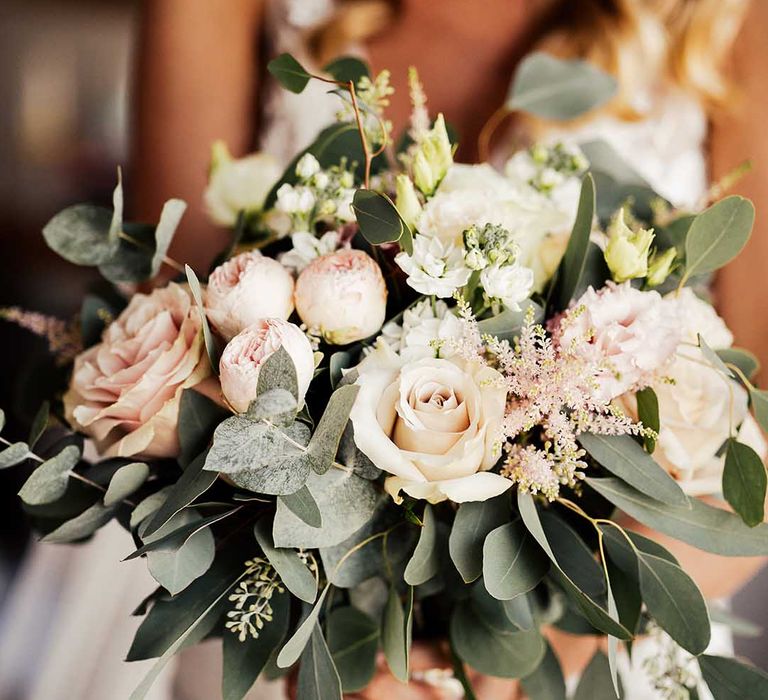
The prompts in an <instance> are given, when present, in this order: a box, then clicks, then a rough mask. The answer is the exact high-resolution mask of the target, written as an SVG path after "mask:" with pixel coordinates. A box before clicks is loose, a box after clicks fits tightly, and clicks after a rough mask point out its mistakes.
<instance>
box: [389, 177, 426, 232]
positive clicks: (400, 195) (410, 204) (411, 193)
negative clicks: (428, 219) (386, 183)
mask: <svg viewBox="0 0 768 700" xmlns="http://www.w3.org/2000/svg"><path fill="white" fill-rule="evenodd" d="M395 206H396V207H397V211H398V212H399V213H400V216H402V217H403V221H405V223H406V224H408V226H410V227H411V228H414V227H415V226H416V222H417V221H418V220H419V217H420V216H421V203H420V202H419V198H418V197H417V196H416V190H415V189H414V187H413V182H411V178H409V177H408V176H407V175H398V176H397V180H396V194H395Z"/></svg>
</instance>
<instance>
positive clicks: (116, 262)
mask: <svg viewBox="0 0 768 700" xmlns="http://www.w3.org/2000/svg"><path fill="white" fill-rule="evenodd" d="M122 233H123V235H122V236H120V238H119V239H118V242H117V247H116V249H115V252H114V254H113V255H112V257H111V258H110V259H109V260H107V261H106V262H103V263H101V265H99V272H100V273H101V275H102V276H103V277H104V278H105V279H107V280H109V281H110V282H112V283H113V284H117V283H119V282H133V283H134V284H138V283H139V282H144V281H146V280H148V279H149V278H150V277H151V276H152V253H153V252H154V249H155V227H154V226H152V225H151V224H140V223H138V224H132V223H129V222H125V224H124V225H123V231H122Z"/></svg>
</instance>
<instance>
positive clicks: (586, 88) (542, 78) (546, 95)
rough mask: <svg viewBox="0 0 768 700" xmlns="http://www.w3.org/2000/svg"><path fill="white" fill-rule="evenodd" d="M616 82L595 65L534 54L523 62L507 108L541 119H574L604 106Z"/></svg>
mask: <svg viewBox="0 0 768 700" xmlns="http://www.w3.org/2000/svg"><path fill="white" fill-rule="evenodd" d="M616 90H617V82H616V79H615V78H614V77H613V76H611V75H609V74H608V73H605V72H603V71H602V70H600V69H599V68H597V67H595V66H594V65H592V64H590V63H588V62H586V61H583V60H580V59H571V60H564V59H560V58H555V57H554V56H550V55H549V54H546V53H542V52H536V53H532V54H530V55H529V56H528V57H527V58H526V59H525V60H523V61H522V63H521V64H520V66H519V68H518V69H517V73H516V74H515V79H514V82H513V83H512V87H511V88H510V92H509V95H508V96H507V108H508V109H510V110H520V111H522V112H528V113H529V114H533V115H535V116H537V117H541V118H543V119H555V120H567V119H574V118H575V117H578V116H580V115H582V114H585V113H586V112H589V111H590V110H593V109H596V108H597V107H600V106H601V105H604V104H605V103H606V102H607V101H608V100H610V99H611V98H612V97H613V96H614V95H615V94H616Z"/></svg>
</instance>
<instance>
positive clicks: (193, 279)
mask: <svg viewBox="0 0 768 700" xmlns="http://www.w3.org/2000/svg"><path fill="white" fill-rule="evenodd" d="M184 270H185V272H186V274H187V282H188V283H189V289H190V291H191V292H192V297H193V298H194V300H195V304H197V310H198V313H199V314H200V323H201V325H202V328H203V338H204V339H205V350H206V352H207V353H208V360H209V362H210V363H211V369H212V370H213V373H214V374H216V375H218V373H219V357H220V353H219V348H218V346H217V345H216V341H215V340H214V338H213V333H211V327H210V326H209V325H208V317H207V316H206V315H205V305H204V304H203V292H202V290H201V289H200V281H199V280H198V279H197V275H196V274H195V271H194V270H193V269H192V268H191V267H190V266H189V265H185V266H184Z"/></svg>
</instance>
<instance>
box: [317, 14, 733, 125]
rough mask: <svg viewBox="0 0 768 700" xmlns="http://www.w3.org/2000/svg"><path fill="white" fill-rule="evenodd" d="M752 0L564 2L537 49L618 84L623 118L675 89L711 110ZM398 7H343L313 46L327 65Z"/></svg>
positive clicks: (721, 95) (724, 92) (722, 90)
mask: <svg viewBox="0 0 768 700" xmlns="http://www.w3.org/2000/svg"><path fill="white" fill-rule="evenodd" d="M747 4H748V0H564V1H563V2H561V4H560V6H559V7H558V8H557V12H555V13H553V14H554V23H553V24H551V25H550V26H549V28H548V31H546V32H545V33H544V35H543V36H542V39H541V41H540V42H539V44H538V46H537V48H539V49H541V50H545V51H548V52H550V53H553V54H555V55H557V56H560V57H563V58H566V57H568V58H570V57H578V58H584V59H586V60H589V61H591V62H593V63H595V64H596V65H599V66H600V67H602V68H604V69H605V70H607V71H609V72H610V73H612V74H613V75H615V76H616V77H617V79H618V81H619V93H618V95H617V96H616V98H615V99H614V100H613V101H612V102H611V105H610V107H609V109H610V110H611V111H613V112H614V113H616V114H617V115H619V116H621V117H623V118H625V119H634V118H638V117H639V116H640V115H639V113H638V111H637V107H636V105H634V104H633V100H632V99H631V98H632V96H633V95H637V94H638V92H639V91H640V90H643V89H654V88H657V87H659V86H661V87H675V88H679V89H681V90H684V91H686V92H688V93H689V94H691V95H692V96H694V97H695V98H697V99H699V100H700V101H701V103H702V104H703V105H704V106H705V107H707V108H712V107H715V106H719V105H721V104H723V103H724V102H725V101H726V100H727V99H728V97H729V95H730V92H731V89H730V83H729V81H728V79H727V77H726V71H725V62H726V59H727V56H728V54H729V52H730V50H731V48H732V46H733V43H734V41H735V39H736V35H737V33H738V31H739V28H740V27H741V23H742V20H743V17H744V14H745V11H746V8H747ZM396 11H397V3H396V2H386V1H384V0H347V1H346V2H339V3H338V9H337V11H336V12H335V13H334V15H333V17H332V18H331V20H330V21H329V22H328V23H327V24H325V25H324V26H322V27H320V28H319V29H317V30H316V31H315V32H314V33H313V35H312V37H311V46H312V49H313V51H314V53H315V55H316V56H317V57H318V58H319V59H320V60H323V61H325V60H328V59H330V58H331V57H333V56H335V55H337V54H338V53H339V52H340V51H343V50H344V49H345V48H346V47H347V46H348V45H349V44H350V43H362V42H364V41H365V40H366V39H368V38H370V37H372V36H373V35H375V34H377V33H379V32H381V31H382V30H384V29H385V28H386V27H387V26H388V25H389V23H390V22H391V21H392V20H393V18H394V16H395V14H396Z"/></svg>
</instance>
